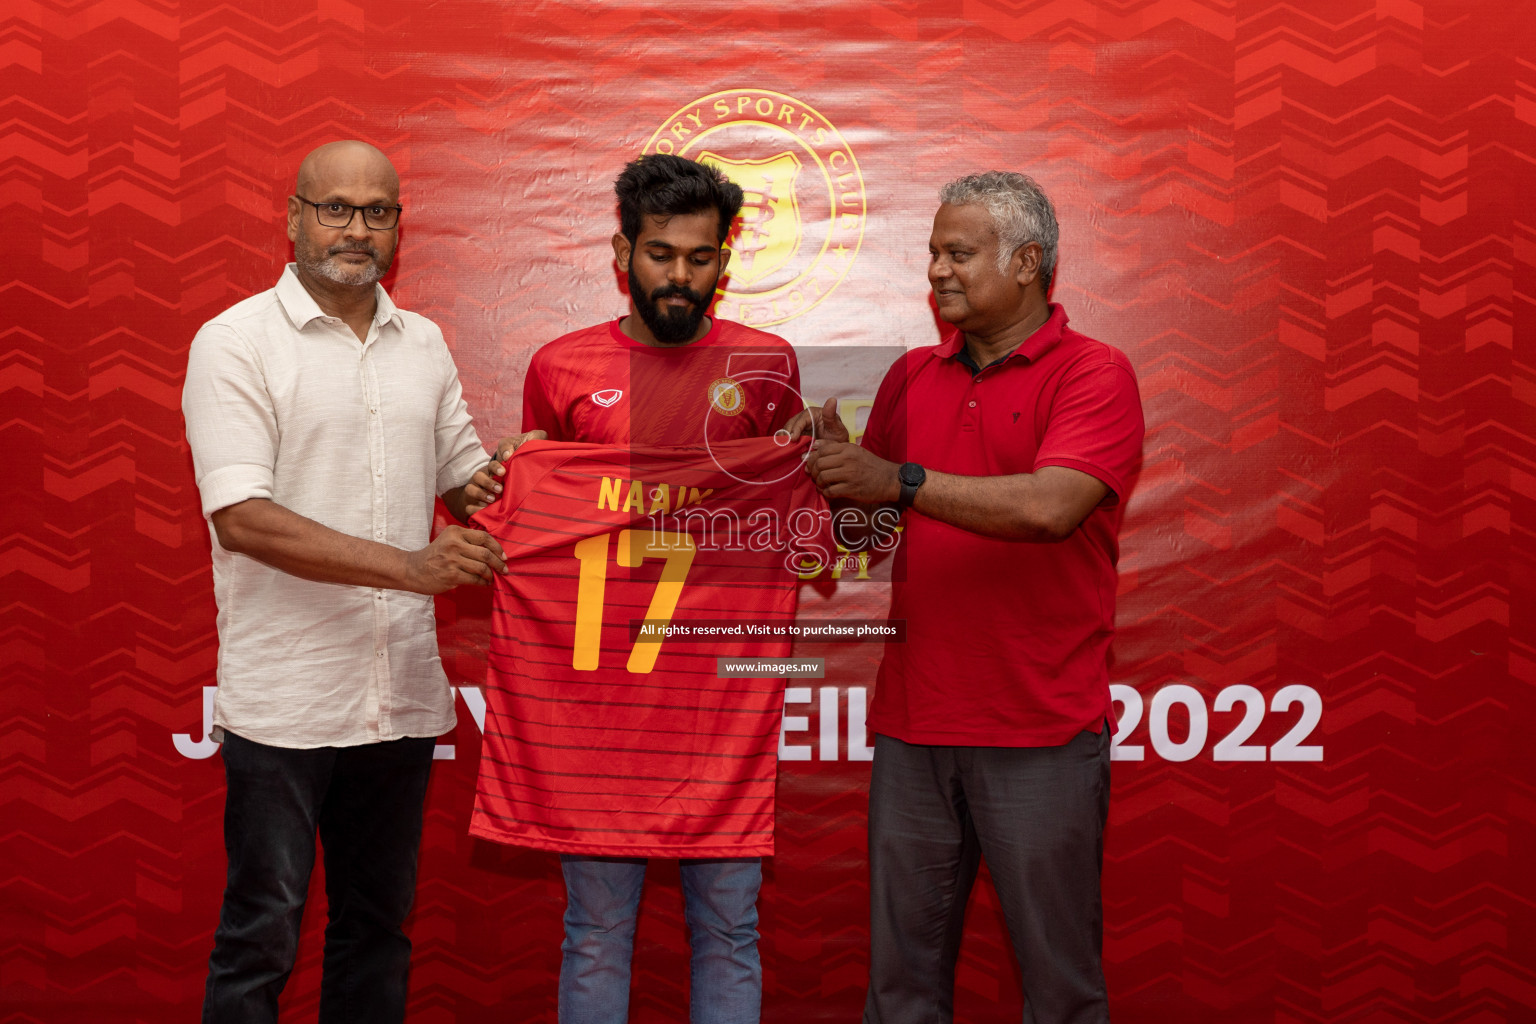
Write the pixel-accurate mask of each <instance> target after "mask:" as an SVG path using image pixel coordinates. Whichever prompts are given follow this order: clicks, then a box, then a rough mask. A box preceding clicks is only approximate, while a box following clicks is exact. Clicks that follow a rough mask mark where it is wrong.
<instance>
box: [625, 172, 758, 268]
mask: <svg viewBox="0 0 1536 1024" xmlns="http://www.w3.org/2000/svg"><path fill="white" fill-rule="evenodd" d="M613 191H614V194H615V195H617V196H618V197H619V230H620V231H621V232H623V234H624V237H625V238H627V239H629V244H630V245H634V244H635V240H636V239H638V238H639V237H640V226H641V224H642V223H644V221H645V217H646V215H650V216H653V217H676V216H678V215H679V214H688V213H703V212H704V211H705V210H718V211H719V213H720V242H721V244H724V242H725V236H726V235H728V234H730V233H731V221H733V220H735V219H736V214H737V213H739V212H741V203H742V194H741V186H740V185H737V184H736V183H735V182H733V181H731V179H729V178H727V177H726V176H725V172H723V171H721V170H720V168H718V167H715V166H713V165H711V164H701V163H699V162H697V161H695V160H689V159H687V158H685V157H680V156H673V155H671V154H669V153H652V154H650V155H648V156H642V157H640V158H639V159H638V160H631V161H630V162H629V163H628V164H625V165H624V170H623V172H622V173H621V174H620V175H619V176H618V178H617V179H615V180H614V183H613Z"/></svg>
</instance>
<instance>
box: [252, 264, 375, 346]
mask: <svg viewBox="0 0 1536 1024" xmlns="http://www.w3.org/2000/svg"><path fill="white" fill-rule="evenodd" d="M373 290H374V291H373V295H374V308H373V322H374V324H375V326H377V327H379V328H380V329H382V328H383V327H384V325H385V324H387V323H389V322H391V321H393V322H394V324H395V326H396V327H403V326H405V318H404V317H402V316H401V315H400V307H398V306H396V305H395V300H394V299H391V298H390V297H389V293H388V292H386V291H385V290H384V286H383V285H381V284H375V285H374V286H373ZM277 301H278V302H279V303H281V304H282V307H283V312H284V313H286V314H288V319H289V320H290V321H292V322H293V325H294V326H295V327H297V328H298V329H299V330H301V331H302V330H303V329H304V328H305V327H308V326H309V324H310V323H311V321H314V320H319V319H320V318H322V317H324V316H325V311H324V310H322V309H321V308H320V304H319V303H317V302H316V301H315V299H314V296H312V295H310V294H309V292H307V291H305V289H304V285H303V284H302V283H301V282H300V281H299V274H298V270H297V269H295V265H294V264H292V263H290V264H288V266H287V267H285V268H284V269H283V276H282V277H280V278H278V279H277Z"/></svg>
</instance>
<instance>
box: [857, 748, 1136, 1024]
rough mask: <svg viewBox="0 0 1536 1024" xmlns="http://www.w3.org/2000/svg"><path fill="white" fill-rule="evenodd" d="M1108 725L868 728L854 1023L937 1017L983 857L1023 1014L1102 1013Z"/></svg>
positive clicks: (930, 1023) (1055, 1018) (1041, 1017)
mask: <svg viewBox="0 0 1536 1024" xmlns="http://www.w3.org/2000/svg"><path fill="white" fill-rule="evenodd" d="M1109 739H1110V736H1109V730H1108V729H1105V730H1104V731H1103V732H1102V733H1092V732H1083V733H1080V734H1078V736H1077V737H1076V738H1074V739H1073V740H1072V741H1071V742H1069V743H1066V744H1064V745H1062V746H1059V747H930V746H915V745H912V744H908V743H903V742H902V741H900V740H897V739H893V738H891V737H889V736H878V737H876V739H875V760H874V766H873V772H872V775H871V778H870V788H869V871H870V947H871V948H870V979H869V994H868V997H867V999H866V1001H865V1004H864V1021H865V1024H948V1022H950V1021H952V1020H953V1019H954V992H955V961H956V958H957V957H958V956H959V953H960V934H961V931H962V929H963V927H964V923H965V905H966V901H967V900H968V899H969V898H970V894H971V886H972V883H974V882H975V880H976V870H977V867H978V866H979V864H980V861H981V858H982V857H986V859H987V867H988V869H989V870H990V871H991V874H992V879H993V883H994V884H995V885H996V886H997V894H998V899H999V901H1000V902H1001V903H1002V907H1003V916H1004V918H1005V919H1006V920H1007V923H1008V934H1009V937H1010V938H1011V939H1012V940H1013V952H1014V956H1015V957H1016V958H1017V959H1018V963H1019V970H1020V971H1021V973H1022V975H1023V979H1024V1004H1025V1005H1024V1021H1025V1024H1105V1022H1107V1021H1108V1020H1109V1010H1108V1001H1107V997H1106V992H1105V985H1104V971H1103V967H1102V961H1101V955H1100V951H1101V948H1102V945H1103V935H1104V910H1103V902H1102V899H1101V897H1100V891H1099V875H1100V872H1101V869H1102V867H1103V862H1104V823H1105V820H1106V818H1107V816H1108V814H1109Z"/></svg>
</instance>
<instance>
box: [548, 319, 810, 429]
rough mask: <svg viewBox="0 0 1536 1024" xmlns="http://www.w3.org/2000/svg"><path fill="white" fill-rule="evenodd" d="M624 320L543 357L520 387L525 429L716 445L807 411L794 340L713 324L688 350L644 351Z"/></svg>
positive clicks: (572, 337) (557, 343)
mask: <svg viewBox="0 0 1536 1024" xmlns="http://www.w3.org/2000/svg"><path fill="white" fill-rule="evenodd" d="M619 323H620V321H618V320H613V321H610V322H609V323H605V324H598V325H597V326H595V327H588V328H585V329H583V330H580V331H573V332H572V333H570V334H567V335H565V336H564V337H561V338H556V339H555V340H554V341H552V342H550V343H549V344H548V345H545V346H544V347H543V348H541V349H539V350H538V351H537V352H535V353H534V355H533V361H532V362H530V363H529V364H528V375H527V377H526V379H525V380H524V382H523V429H524V430H543V431H546V432H548V434H549V439H550V440H551V441H586V442H589V443H591V444H646V445H686V444H713V443H714V442H716V441H729V440H734V439H736V438H740V437H767V436H768V435H769V434H772V433H773V432H774V431H775V430H777V429H778V428H780V427H782V426H783V425H784V424H785V423H787V422H789V419H790V417H791V416H793V415H794V414H795V413H797V412H799V411H800V409H801V407H802V404H803V403H802V401H801V399H800V369H799V367H798V365H797V364H796V362H795V353H794V350H793V349H792V348H791V347H790V345H789V342H787V341H785V340H784V339H783V338H780V337H778V336H777V335H773V334H768V333H766V332H764V331H759V330H755V329H753V328H751V327H744V326H742V325H741V324H738V323H732V322H731V321H729V320H721V319H719V318H718V317H716V318H715V319H714V320H713V322H712V324H711V326H710V329H709V333H708V334H706V335H704V337H702V338H700V339H699V340H698V341H695V342H690V343H689V344H687V345H675V346H661V347H658V346H654V345H645V344H642V343H640V342H638V341H635V340H634V339H633V338H631V337H629V336H628V335H626V334H625V333H624V332H623V331H622V330H620V329H619Z"/></svg>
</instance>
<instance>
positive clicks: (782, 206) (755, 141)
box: [642, 89, 866, 327]
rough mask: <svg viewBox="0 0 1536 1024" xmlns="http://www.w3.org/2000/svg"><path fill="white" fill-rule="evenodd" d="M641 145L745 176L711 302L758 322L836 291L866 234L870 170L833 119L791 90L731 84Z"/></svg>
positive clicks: (772, 320)
mask: <svg viewBox="0 0 1536 1024" xmlns="http://www.w3.org/2000/svg"><path fill="white" fill-rule="evenodd" d="M642 153H675V154H677V155H678V156H686V157H689V158H690V159H694V160H698V161H700V162H702V163H708V164H714V165H715V166H717V167H719V168H720V169H721V170H722V171H724V172H725V174H726V176H727V177H729V178H730V179H731V180H732V181H734V182H735V183H736V184H738V185H740V186H741V190H742V192H743V193H744V199H745V201H744V202H743V204H742V207H741V213H740V214H739V215H738V216H737V218H736V220H735V222H734V223H733V224H732V225H731V234H730V237H729V238H728V239H727V241H726V247H727V248H729V249H730V250H731V262H730V266H729V267H728V268H727V269H728V273H727V275H726V277H724V278H723V279H722V287H721V289H720V292H719V294H718V296H717V298H716V301H715V305H714V306H713V307H712V308H711V312H716V313H718V314H719V315H720V316H724V317H726V318H728V319H731V320H738V321H740V322H741V323H744V324H751V325H753V326H756V327H762V326H767V325H769V324H778V323H783V322H784V321H786V320H789V319H792V318H793V317H797V316H799V315H800V314H801V313H804V312H805V311H806V310H808V309H810V308H811V307H813V306H815V305H816V304H817V303H819V302H821V301H822V300H823V299H825V298H826V297H827V296H828V295H830V294H831V293H832V291H833V289H835V288H836V287H837V286H838V284H839V283H841V282H842V280H843V278H844V277H846V276H847V274H848V271H849V269H850V268H851V267H852V266H853V261H854V258H855V257H856V256H857V255H858V252H859V245H860V244H861V243H862V242H863V240H864V221H865V216H866V203H865V198H864V179H863V176H862V175H861V174H860V172H859V163H858V160H856V159H855V158H854V155H853V149H852V147H850V146H849V145H848V142H847V140H846V139H844V138H843V136H842V135H841V133H839V132H838V130H837V129H836V128H835V127H833V125H832V123H831V122H830V121H828V120H827V119H826V118H825V117H823V116H822V115H821V114H820V113H818V112H817V111H816V110H815V109H814V108H812V107H810V106H807V105H806V104H805V103H803V102H801V101H800V100H798V99H796V98H795V97H793V96H786V95H784V94H783V93H777V92H769V91H768V90H765V89H727V90H725V91H724V92H715V93H710V94H709V95H708V96H703V97H701V98H699V99H697V100H694V101H693V102H692V103H689V104H687V105H685V106H683V107H681V108H680V109H679V110H678V111H677V112H676V113H674V114H673V115H672V116H670V117H668V118H667V119H666V120H665V121H663V122H662V124H661V127H659V128H657V129H656V132H655V134H653V135H652V136H651V138H650V141H649V142H647V143H646V144H645V148H644V149H643V150H642Z"/></svg>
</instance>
